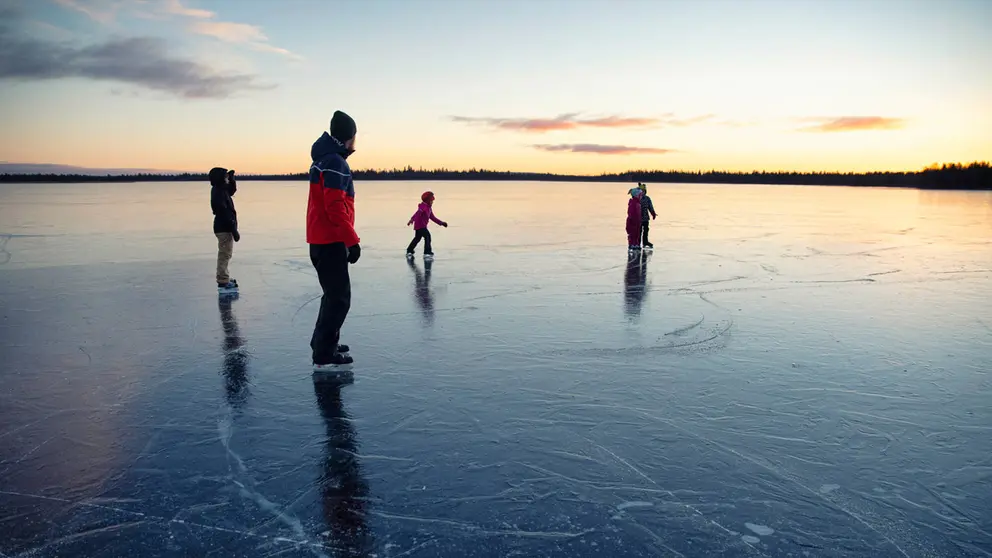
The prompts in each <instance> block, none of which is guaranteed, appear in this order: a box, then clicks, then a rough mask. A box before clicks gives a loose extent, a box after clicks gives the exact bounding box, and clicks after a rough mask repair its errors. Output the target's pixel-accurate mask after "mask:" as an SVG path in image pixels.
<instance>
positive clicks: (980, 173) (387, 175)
mask: <svg viewBox="0 0 992 558" xmlns="http://www.w3.org/2000/svg"><path fill="white" fill-rule="evenodd" d="M352 174H353V176H354V179H355V180H462V181H500V180H517V181H547V182H651V183H687V184H782V185H802V186H868V187H902V188H925V189H940V190H992V165H990V163H989V162H987V161H983V162H974V163H970V164H960V163H955V164H944V165H940V166H937V165H933V166H930V167H927V168H925V169H923V170H920V171H909V172H892V171H880V172H864V173H857V172H846V173H842V172H790V171H752V172H728V171H717V170H710V171H660V170H630V171H626V172H621V173H604V174H598V175H570V174H554V173H534V172H509V171H494V170H486V169H470V170H449V169H444V168H441V169H433V170H428V169H414V168H413V167H406V168H403V169H392V170H375V169H371V170H355V171H353V173H352ZM307 177H308V174H307V173H305V172H300V173H294V174H238V175H237V178H238V180H307ZM200 180H207V173H205V172H204V173H177V174H113V175H85V174H43V173H42V174H12V173H8V174H0V182H6V183H77V182H183V181H200Z"/></svg>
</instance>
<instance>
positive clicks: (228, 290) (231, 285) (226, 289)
mask: <svg viewBox="0 0 992 558" xmlns="http://www.w3.org/2000/svg"><path fill="white" fill-rule="evenodd" d="M237 292H238V282H237V281H235V280H234V279H231V280H229V281H228V282H227V283H224V284H223V285H221V284H220V283H218V284H217V293H218V294H233V293H237Z"/></svg>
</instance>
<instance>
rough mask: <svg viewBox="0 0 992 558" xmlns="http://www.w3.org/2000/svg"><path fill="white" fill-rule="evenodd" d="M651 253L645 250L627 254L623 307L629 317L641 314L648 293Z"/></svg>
mask: <svg viewBox="0 0 992 558" xmlns="http://www.w3.org/2000/svg"><path fill="white" fill-rule="evenodd" d="M650 259H651V254H650V253H648V252H646V251H644V250H637V251H634V252H631V253H630V254H629V255H628V256H627V267H626V269H625V270H624V275H623V303H624V304H623V309H624V314H625V315H626V316H627V317H628V318H635V317H638V316H640V315H641V307H642V306H643V305H644V297H645V295H646V294H647V285H646V283H647V279H648V260H650Z"/></svg>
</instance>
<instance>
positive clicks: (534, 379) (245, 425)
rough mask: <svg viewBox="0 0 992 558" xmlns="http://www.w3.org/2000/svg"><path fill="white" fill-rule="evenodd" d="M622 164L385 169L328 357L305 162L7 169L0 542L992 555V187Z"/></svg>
mask: <svg viewBox="0 0 992 558" xmlns="http://www.w3.org/2000/svg"><path fill="white" fill-rule="evenodd" d="M628 186H629V185H626V184H541V183H498V184H486V183H382V182H380V183H360V184H358V198H357V211H358V230H359V232H360V234H361V236H362V243H363V247H364V252H363V256H362V259H361V261H360V262H359V263H358V264H357V265H355V266H353V267H352V278H353V284H354V288H353V291H354V299H353V306H352V313H351V315H350V317H349V319H348V322H347V324H346V327H345V329H344V339H343V341H344V342H346V343H349V344H350V345H351V346H352V355H353V356H354V358H355V360H356V366H355V370H354V380H353V381H352V382H350V383H333V382H323V381H321V382H315V381H314V379H313V378H312V376H311V372H310V370H309V364H310V362H309V347H308V343H309V338H310V333H311V328H312V325H313V321H314V319H315V316H316V311H317V305H316V300H315V299H316V297H317V296H318V294H319V287H318V284H317V281H316V277H315V275H314V272H313V270H312V268H311V265H310V263H309V260H308V255H307V251H306V246H305V244H304V231H303V222H304V214H305V205H306V191H307V187H306V185H305V184H300V183H289V182H283V183H264V182H249V181H242V182H241V185H240V191H239V193H238V194H237V196H236V197H235V200H236V202H237V204H238V211H239V216H240V220H241V228H242V232H243V238H242V240H241V242H240V243H238V244H237V245H236V248H235V255H234V259H233V261H232V263H231V269H232V272H233V275H234V277H236V278H237V279H238V281H239V282H240V284H241V286H242V292H241V294H240V297H239V298H238V299H237V300H232V299H227V300H224V299H219V298H218V295H217V293H216V289H215V286H214V278H213V272H214V260H213V259H214V257H215V249H216V242H215V240H214V238H213V235H212V232H211V216H210V211H209V205H208V190H207V186H206V185H205V184H200V183H196V184H192V183H179V184H98V185H3V186H2V187H0V233H2V234H3V236H2V237H0V262H3V264H2V265H0V304H2V314H3V320H2V325H0V331H2V335H0V351H2V354H0V363H2V364H0V366H2V368H0V386H2V388H0V389H2V392H0V459H2V461H0V553H2V555H3V556H8V557H9V556H25V557H27V556H33V557H54V556H111V557H115V556H121V557H124V556H142V557H148V556H235V555H236V556H368V557H372V556H375V557H382V558H386V557H395V558H398V557H401V556H405V557H427V556H444V557H474V556H478V557H490V556H492V557H497V556H499V557H503V556H521V557H531V556H542V557H558V556H561V557H565V556H569V557H596V558H598V557H603V556H776V557H777V556H827V557H833V556H872V557H898V556H912V557H916V556H921V557H922V556H926V557H937V556H952V557H956V556H989V555H990V554H992V405H990V402H992V379H990V369H992V315H990V310H992V243H990V242H992V196H990V194H989V193H956V192H919V191H913V190H897V189H884V190H878V189H872V190H866V189H854V188H816V187H806V188H799V187H784V186H756V187H752V186H707V185H695V186H693V185H655V186H652V187H651V188H650V192H649V193H650V194H651V196H652V197H653V199H654V203H655V205H656V206H657V207H658V208H659V212H660V214H659V217H658V219H657V220H656V221H654V222H653V223H652V225H653V228H652V230H651V233H652V235H653V242H654V243H655V245H656V250H655V251H654V252H653V253H651V254H645V255H643V256H642V255H638V256H634V257H628V254H627V252H626V245H625V233H624V230H623V228H624V219H625V213H626V196H625V192H626V190H627V188H628ZM425 189H431V190H433V191H434V192H435V193H436V194H437V202H436V204H435V210H436V212H437V214H438V215H439V216H440V217H441V218H442V219H445V220H447V221H449V222H450V224H451V227H450V228H448V229H443V228H440V227H433V235H434V250H435V252H436V253H437V259H436V260H435V261H434V262H432V263H427V262H424V260H423V258H422V257H421V255H420V253H419V251H418V255H417V258H416V259H415V260H414V261H412V262H408V261H407V260H406V259H405V258H404V257H403V250H404V247H405V245H406V243H407V242H408V240H409V238H410V236H411V235H412V231H410V229H409V228H406V227H405V226H404V225H405V223H406V221H407V219H408V218H409V216H410V214H411V213H412V212H413V210H414V209H415V206H416V203H417V201H418V200H419V194H420V192H421V191H422V190H425ZM421 249H422V247H421Z"/></svg>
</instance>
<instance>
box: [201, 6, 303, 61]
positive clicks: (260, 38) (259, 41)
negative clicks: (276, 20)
mask: <svg viewBox="0 0 992 558" xmlns="http://www.w3.org/2000/svg"><path fill="white" fill-rule="evenodd" d="M212 15H213V14H211V16H212ZM189 29H190V31H192V32H193V33H196V34H198V35H205V36H208V37H214V38H215V39H220V40H222V41H224V42H228V43H236V44H244V45H247V46H248V47H249V48H251V49H252V50H257V51H259V52H274V53H276V54H281V55H283V56H287V57H289V58H295V59H300V58H301V57H300V56H298V55H296V54H293V53H292V52H290V51H288V50H286V49H284V48H280V47H277V46H274V45H272V44H270V43H269V38H268V37H266V36H265V33H264V32H262V28H261V27H259V26H257V25H250V24H247V23H234V22H230V21H198V22H196V23H193V24H192V25H190V27H189Z"/></svg>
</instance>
